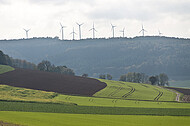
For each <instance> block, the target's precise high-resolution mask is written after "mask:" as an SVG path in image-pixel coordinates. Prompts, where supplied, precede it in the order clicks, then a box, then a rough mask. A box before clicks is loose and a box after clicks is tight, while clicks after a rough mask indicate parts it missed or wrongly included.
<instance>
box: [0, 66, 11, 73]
mask: <svg viewBox="0 0 190 126" xmlns="http://www.w3.org/2000/svg"><path fill="white" fill-rule="evenodd" d="M13 70H14V68H12V67H10V66H6V65H0V74H2V73H6V72H9V71H13Z"/></svg>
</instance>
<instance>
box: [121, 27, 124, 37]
mask: <svg viewBox="0 0 190 126" xmlns="http://www.w3.org/2000/svg"><path fill="white" fill-rule="evenodd" d="M120 32H122V33H123V38H124V37H125V27H124V28H123V30H121V31H120Z"/></svg>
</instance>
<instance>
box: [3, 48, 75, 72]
mask: <svg viewBox="0 0 190 126" xmlns="http://www.w3.org/2000/svg"><path fill="white" fill-rule="evenodd" d="M0 64H2V65H9V66H12V67H14V68H24V69H32V70H40V71H47V72H55V73H61V74H67V75H75V73H74V71H73V70H72V69H70V68H67V67H66V66H55V65H54V64H51V62H50V61H47V60H43V61H42V62H40V63H39V64H38V65H36V64H34V63H30V62H28V61H26V60H21V59H13V58H12V57H9V56H8V55H6V54H4V53H3V52H2V51H1V50H0Z"/></svg>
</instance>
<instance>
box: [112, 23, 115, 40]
mask: <svg viewBox="0 0 190 126" xmlns="http://www.w3.org/2000/svg"><path fill="white" fill-rule="evenodd" d="M115 27H116V26H114V25H112V24H111V29H112V31H113V38H114V28H115Z"/></svg>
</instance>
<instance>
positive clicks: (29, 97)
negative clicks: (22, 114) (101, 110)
mask: <svg viewBox="0 0 190 126" xmlns="http://www.w3.org/2000/svg"><path fill="white" fill-rule="evenodd" d="M0 100H5V101H7V100H8V101H30V102H50V103H63V104H70V103H71V104H72V103H76V104H77V105H80V106H104V107H144V108H190V104H188V103H186V104H185V103H177V102H154V101H137V100H125V99H115V98H100V97H84V96H71V95H62V94H58V93H54V92H46V91H40V90H32V89H26V88H18V87H12V86H7V85H0Z"/></svg>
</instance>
